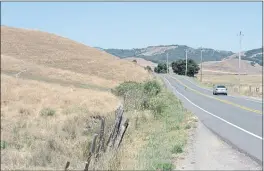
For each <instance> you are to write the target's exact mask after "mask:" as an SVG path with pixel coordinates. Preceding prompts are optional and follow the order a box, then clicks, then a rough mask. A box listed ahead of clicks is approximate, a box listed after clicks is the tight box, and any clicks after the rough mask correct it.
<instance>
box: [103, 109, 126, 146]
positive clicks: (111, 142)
mask: <svg viewBox="0 0 264 171" xmlns="http://www.w3.org/2000/svg"><path fill="white" fill-rule="evenodd" d="M123 113H124V110H123V108H121V109H120V110H118V113H117V114H116V116H117V117H116V120H115V125H114V128H113V131H112V133H111V134H110V137H109V139H108V144H107V146H108V148H109V147H112V146H113V145H114V143H115V140H116V137H117V135H118V133H119V129H120V125H121V122H122V117H123Z"/></svg>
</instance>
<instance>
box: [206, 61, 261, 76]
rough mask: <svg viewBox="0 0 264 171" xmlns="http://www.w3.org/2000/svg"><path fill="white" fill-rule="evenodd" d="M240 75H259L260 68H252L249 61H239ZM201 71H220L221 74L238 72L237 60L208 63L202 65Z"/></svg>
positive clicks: (257, 66)
mask: <svg viewBox="0 0 264 171" xmlns="http://www.w3.org/2000/svg"><path fill="white" fill-rule="evenodd" d="M240 65H241V66H240V67H241V68H240V71H241V73H246V74H250V75H254V74H256V75H260V74H261V73H262V66H260V65H258V64H256V65H255V66H252V65H251V64H250V61H246V60H241V64H240ZM203 70H209V71H210V70H211V71H220V72H221V71H222V72H231V73H237V72H238V59H226V60H222V61H210V62H204V63H203Z"/></svg>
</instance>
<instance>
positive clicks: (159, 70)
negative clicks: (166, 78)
mask: <svg viewBox="0 0 264 171" xmlns="http://www.w3.org/2000/svg"><path fill="white" fill-rule="evenodd" d="M154 72H156V73H167V65H166V64H165V63H159V64H158V66H157V67H155V68H154Z"/></svg>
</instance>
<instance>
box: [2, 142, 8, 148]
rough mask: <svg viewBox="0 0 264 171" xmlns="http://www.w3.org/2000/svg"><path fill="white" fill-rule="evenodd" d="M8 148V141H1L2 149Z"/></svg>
mask: <svg viewBox="0 0 264 171" xmlns="http://www.w3.org/2000/svg"><path fill="white" fill-rule="evenodd" d="M6 148H7V142H6V141H1V149H6Z"/></svg>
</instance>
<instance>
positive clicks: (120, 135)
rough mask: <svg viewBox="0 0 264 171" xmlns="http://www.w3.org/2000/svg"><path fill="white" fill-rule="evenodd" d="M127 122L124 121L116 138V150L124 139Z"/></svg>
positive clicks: (127, 120)
mask: <svg viewBox="0 0 264 171" xmlns="http://www.w3.org/2000/svg"><path fill="white" fill-rule="evenodd" d="M128 122H129V119H126V121H125V122H124V124H123V125H122V127H121V129H120V132H119V134H118V137H117V139H116V140H117V141H116V144H115V147H116V148H118V147H119V146H120V144H121V142H122V140H123V138H124V135H125V133H126V130H127V127H128Z"/></svg>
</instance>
